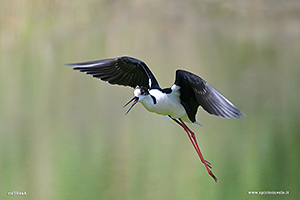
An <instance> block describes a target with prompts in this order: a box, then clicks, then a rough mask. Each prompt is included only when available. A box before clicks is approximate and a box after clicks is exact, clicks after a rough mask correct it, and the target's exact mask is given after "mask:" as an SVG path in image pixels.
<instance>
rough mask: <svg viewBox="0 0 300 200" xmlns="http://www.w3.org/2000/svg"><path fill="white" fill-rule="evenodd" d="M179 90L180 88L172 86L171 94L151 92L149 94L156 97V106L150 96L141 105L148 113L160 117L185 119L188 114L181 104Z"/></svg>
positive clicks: (155, 90)
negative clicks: (168, 116)
mask: <svg viewBox="0 0 300 200" xmlns="http://www.w3.org/2000/svg"><path fill="white" fill-rule="evenodd" d="M179 89H180V88H179V87H178V86H176V87H175V86H172V92H171V93H170V94H166V93H162V92H161V91H160V90H157V89H153V90H150V91H149V93H150V95H152V96H154V97H155V99H156V104H154V102H153V99H152V97H151V96H150V95H149V96H147V97H146V98H144V99H143V100H142V101H141V103H142V104H143V106H144V107H145V108H146V109H147V110H148V111H150V112H154V113H157V114H159V115H170V116H171V117H173V118H181V117H184V116H185V115H186V112H185V109H184V107H183V106H182V105H181V103H180V98H179V96H180V93H179Z"/></svg>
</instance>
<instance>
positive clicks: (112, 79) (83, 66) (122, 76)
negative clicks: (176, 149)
mask: <svg viewBox="0 0 300 200" xmlns="http://www.w3.org/2000/svg"><path fill="white" fill-rule="evenodd" d="M67 65H69V66H72V67H74V69H75V70H79V71H81V72H85V73H87V74H89V75H92V76H93V77H95V78H99V79H101V80H103V81H107V82H108V83H110V84H118V85H123V86H130V87H133V88H134V89H135V90H134V95H135V96H134V98H133V99H132V100H130V101H129V102H128V103H127V104H126V105H128V104H129V103H130V102H132V101H134V102H133V104H132V105H131V107H130V108H129V110H128V111H127V113H128V112H129V111H130V109H131V108H132V107H133V106H134V105H135V104H136V103H137V102H140V103H142V104H143V106H144V107H145V108H146V109H147V110H148V111H150V112H155V113H157V114H159V115H165V116H168V117H169V118H171V119H172V120H174V121H175V122H176V123H178V124H179V125H180V126H182V128H183V129H184V130H185V131H186V132H187V134H188V136H189V138H190V140H191V142H192V144H193V146H194V147H195V149H196V151H197V153H198V155H199V157H200V159H201V161H202V162H203V163H204V165H205V167H206V168H207V170H208V173H209V174H210V175H211V176H212V177H213V178H214V180H215V181H217V178H216V177H215V175H214V174H213V173H212V171H211V170H210V169H209V168H211V166H210V163H209V162H207V161H206V160H204V158H203V156H202V154H201V152H200V149H199V146H198V144H197V141H196V136H195V134H194V133H193V132H192V131H191V130H190V129H189V128H188V127H187V126H186V124H185V123H184V122H191V123H195V124H199V125H201V124H200V123H199V122H198V121H197V119H196V113H197V110H198V107H199V106H201V107H202V108H203V109H204V110H205V111H207V112H208V113H210V114H212V115H216V116H219V117H223V118H239V117H241V116H243V113H242V112H241V111H240V110H239V109H237V108H236V107H235V106H234V105H233V104H232V103H231V102H230V101H229V100H227V99H226V98H225V97H224V96H223V95H222V94H221V93H219V92H218V91H217V90H216V89H214V88H213V87H212V86H210V85H209V84H208V83H207V82H206V81H204V80H203V79H202V78H200V77H199V76H197V75H195V74H193V73H191V72H188V71H185V70H177V71H176V78H175V83H174V84H173V85H172V87H170V88H165V89H162V88H161V87H160V86H159V84H158V81H157V80H156V78H155V77H154V75H153V73H152V72H151V71H150V69H149V68H148V67H147V65H146V64H145V63H144V62H143V61H141V60H138V59H135V58H132V57H127V56H124V57H118V58H111V59H104V60H96V61H90V62H84V63H73V64H67ZM126 105H125V106H126ZM127 113H126V114H127Z"/></svg>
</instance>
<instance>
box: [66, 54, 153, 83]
mask: <svg viewBox="0 0 300 200" xmlns="http://www.w3.org/2000/svg"><path fill="white" fill-rule="evenodd" d="M66 65H68V66H71V67H74V69H75V70H79V71H81V72H85V73H86V74H89V75H92V76H93V77H95V78H99V79H101V80H103V81H108V82H109V83H110V84H118V85H124V86H130V87H133V88H135V87H136V86H140V87H142V86H143V87H146V88H148V89H150V88H151V89H153V88H159V85H158V82H157V80H156V79H155V77H154V75H153V74H152V72H151V71H150V69H149V68H148V67H147V65H146V64H145V63H144V62H143V61H141V60H138V59H136V58H132V57H127V56H124V57H119V58H111V59H105V60H95V61H90V62H83V63H71V64H66Z"/></svg>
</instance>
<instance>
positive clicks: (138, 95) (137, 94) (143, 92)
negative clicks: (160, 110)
mask: <svg viewBox="0 0 300 200" xmlns="http://www.w3.org/2000/svg"><path fill="white" fill-rule="evenodd" d="M148 95H149V91H148V89H147V88H145V87H138V88H136V89H135V90H134V97H133V98H132V99H131V100H130V101H128V102H127V103H126V104H125V105H124V107H126V106H127V105H128V104H130V103H131V102H132V101H133V103H132V105H131V106H130V108H129V109H128V110H127V112H126V114H127V113H129V111H130V110H131V109H132V108H133V106H134V105H135V104H136V103H137V102H139V101H143V99H144V98H145V97H146V96H148Z"/></svg>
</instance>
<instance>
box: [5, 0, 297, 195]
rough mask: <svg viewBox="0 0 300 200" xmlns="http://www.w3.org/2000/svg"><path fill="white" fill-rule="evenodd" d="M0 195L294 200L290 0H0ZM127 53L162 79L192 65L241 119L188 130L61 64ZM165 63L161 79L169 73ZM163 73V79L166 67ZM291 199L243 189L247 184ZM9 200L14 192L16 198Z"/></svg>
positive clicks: (293, 10)
mask: <svg viewBox="0 0 300 200" xmlns="http://www.w3.org/2000/svg"><path fill="white" fill-rule="evenodd" d="M0 7H1V8H0V10H1V13H0V23H1V25H0V70H1V71H0V113H1V115H0V117H1V120H0V137H1V140H0V199H14V198H15V197H12V196H8V195H7V193H8V192H11V191H25V192H26V193H27V196H23V197H20V198H22V199H31V200H35V199H43V200H47V199H49V200H50V199H51V200H52V199H64V200H65V199H184V200H186V199H296V198H297V197H298V198H299V196H300V192H299V191H300V190H299V189H300V181H299V180H300V172H299V168H300V159H299V152H300V146H299V143H300V135H299V133H300V123H299V117H300V105H299V97H300V93H299V91H298V89H299V85H300V84H299V83H300V81H299V75H300V64H299V63H300V56H299V55H300V2H299V1H297V0H286V1H281V0H272V1H265V0H264V1H263V0H255V1H246V0H241V1H240V0H228V1H225V0H197V1H196V0H191V1H180V0H174V1H170V0H159V1H158V0H154V1H146V0H140V1H105V0H100V1H98V0H87V1H66V0H43V1H38V0H30V1H28V0H23V1H16V0H11V1H1V2H0ZM122 55H130V56H133V57H137V58H139V59H142V60H144V61H145V62H146V63H147V64H148V65H149V67H150V68H151V69H152V71H153V72H154V74H155V75H156V77H157V79H158V80H159V81H160V84H161V86H162V87H169V86H171V85H172V83H173V81H174V73H173V72H175V70H176V69H178V68H182V69H186V70H189V71H192V72H194V73H196V74H199V75H200V76H201V77H203V78H204V79H205V80H206V81H208V82H209V83H210V84H211V85H213V86H214V87H215V88H217V89H218V90H219V91H221V92H222V93H223V94H224V95H225V96H227V97H228V98H229V99H230V100H231V101H232V102H234V104H235V105H236V106H237V107H238V108H240V109H241V110H242V111H243V112H244V113H245V114H246V115H247V117H246V118H243V119H238V120H225V119H221V118H217V117H214V116H210V115H208V114H207V113H205V112H204V111H202V110H201V109H199V112H198V120H199V121H200V122H201V123H202V124H203V125H204V127H203V128H200V127H197V126H191V128H192V129H193V130H194V131H195V132H197V137H198V141H199V143H200V147H201V149H202V151H203V153H204V156H205V158H206V159H207V160H209V161H210V162H212V164H213V171H214V173H215V174H216V176H217V177H218V178H219V182H218V183H215V182H214V181H213V180H212V179H211V177H209V175H208V174H207V173H206V170H205V168H204V166H203V165H202V164H201V162H200V161H199V159H198V157H197V155H196V153H195V151H194V149H193V147H192V145H191V144H190V143H189V140H188V138H187V137H186V134H185V133H184V131H183V130H182V129H181V128H180V127H179V126H178V125H176V124H175V123H173V122H171V121H167V120H163V118H162V117H160V116H156V115H154V114H151V113H148V112H147V111H146V110H145V109H144V108H143V107H142V106H141V105H139V106H136V107H135V108H134V109H133V110H132V111H131V112H130V114H129V115H127V116H125V115H124V113H125V110H124V109H122V106H123V105H124V103H125V102H126V101H127V100H129V99H130V98H131V97H132V95H133V93H132V89H131V88H124V87H119V86H110V85H109V84H107V83H104V82H101V81H99V80H96V79H93V78H91V77H89V76H86V75H84V74H81V73H78V72H75V71H73V70H72V69H71V68H70V67H67V66H64V63H70V62H80V61H88V60H94V59H102V58H110V57H116V56H122ZM170 72H172V74H171V75H170V74H169V73H170ZM167 73H168V74H167ZM266 190H268V191H281V190H282V191H289V192H290V194H289V195H263V196H261V195H249V194H248V192H249V191H266ZM16 198H19V197H16Z"/></svg>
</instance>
